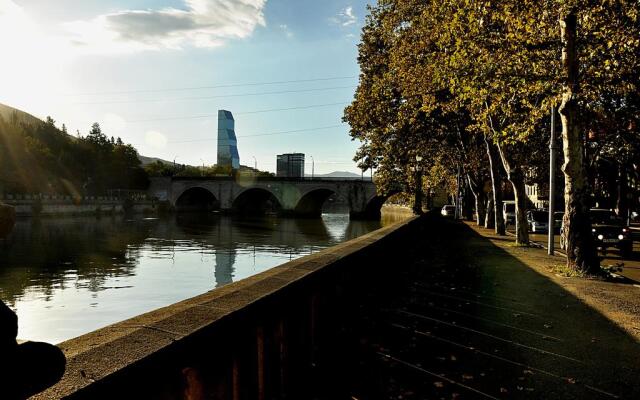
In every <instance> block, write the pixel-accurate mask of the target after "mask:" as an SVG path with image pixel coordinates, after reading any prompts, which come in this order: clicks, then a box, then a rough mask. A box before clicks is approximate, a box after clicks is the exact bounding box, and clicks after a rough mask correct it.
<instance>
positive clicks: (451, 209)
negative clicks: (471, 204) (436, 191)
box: [440, 204, 456, 218]
mask: <svg viewBox="0 0 640 400" xmlns="http://www.w3.org/2000/svg"><path fill="white" fill-rule="evenodd" d="M440 214H442V216H443V217H451V218H453V217H455V215H456V206H453V205H451V204H447V205H446V206H444V207H442V210H440Z"/></svg>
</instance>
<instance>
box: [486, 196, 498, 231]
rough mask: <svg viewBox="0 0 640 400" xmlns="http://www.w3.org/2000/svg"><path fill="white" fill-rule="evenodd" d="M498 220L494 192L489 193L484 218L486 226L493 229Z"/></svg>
mask: <svg viewBox="0 0 640 400" xmlns="http://www.w3.org/2000/svg"><path fill="white" fill-rule="evenodd" d="M495 224H496V220H495V217H494V215H493V194H491V193H490V194H489V196H488V197H487V212H486V214H485V219H484V227H485V228H487V229H493V228H494V227H495Z"/></svg>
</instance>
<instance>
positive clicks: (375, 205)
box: [357, 189, 402, 219]
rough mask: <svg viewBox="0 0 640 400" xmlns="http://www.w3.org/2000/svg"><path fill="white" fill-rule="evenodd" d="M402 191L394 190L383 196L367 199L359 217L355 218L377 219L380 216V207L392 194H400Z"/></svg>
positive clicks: (377, 195)
mask: <svg viewBox="0 0 640 400" xmlns="http://www.w3.org/2000/svg"><path fill="white" fill-rule="evenodd" d="M401 192H402V190H399V189H394V190H391V191H389V192H388V193H385V194H376V195H374V196H372V197H371V198H369V200H368V201H367V204H366V206H365V208H364V210H363V211H362V214H361V215H357V217H362V218H367V219H369V218H373V219H378V218H380V217H381V216H382V206H383V205H384V203H385V202H386V201H387V200H389V197H391V196H393V195H394V194H398V193H401Z"/></svg>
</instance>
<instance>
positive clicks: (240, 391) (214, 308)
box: [36, 219, 416, 399]
mask: <svg viewBox="0 0 640 400" xmlns="http://www.w3.org/2000/svg"><path fill="white" fill-rule="evenodd" d="M287 221H293V220H287ZM414 222H415V220H414V219H408V220H405V221H404V222H400V223H397V224H394V225H390V226H388V227H384V228H381V229H378V230H376V231H374V232H371V233H368V234H366V235H363V236H361V237H359V238H357V239H354V240H351V241H348V242H345V243H341V244H338V245H336V246H333V247H331V248H328V249H325V250H322V251H319V252H316V253H314V254H312V255H309V256H306V257H303V258H300V259H297V260H293V261H291V262H288V263H285V264H282V265H279V266H277V267H275V268H271V269H269V270H267V271H264V272H262V273H259V274H257V275H254V276H252V277H250V278H247V279H244V280H241V281H239V282H235V283H231V284H228V285H226V286H224V287H222V288H219V289H216V290H212V291H209V292H206V293H204V294H201V295H199V296H196V297H193V298H190V299H187V300H184V301H181V302H179V303H176V304H173V305H171V306H168V307H163V308H160V309H157V310H155V311H151V312H148V313H146V314H143V315H139V316H137V317H134V318H132V319H129V320H126V321H122V322H119V323H116V324H114V325H110V326H108V327H105V328H103V329H99V330H97V331H94V332H91V333H89V334H87V335H84V336H81V337H78V338H75V339H72V340H69V341H66V342H64V343H61V344H60V347H61V348H62V349H63V350H64V352H65V354H66V356H67V371H66V373H65V376H64V378H63V379H62V381H61V382H60V383H58V384H57V385H55V386H54V387H53V388H51V389H49V390H47V391H45V392H43V393H41V394H39V395H37V396H36V398H38V399H57V398H69V397H73V398H77V399H82V398H87V399H103V398H104V399H111V398H122V397H127V398H166V399H185V398H190V399H204V398H231V397H232V398H237V399H241V398H243V399H244V398H246V399H255V398H285V397H286V398H296V399H302V398H308V397H309V395H310V390H309V389H310V387H312V386H313V385H314V384H315V382H316V380H317V379H318V378H320V377H321V376H329V374H331V373H332V370H333V369H332V367H331V366H332V363H331V362H330V359H328V358H327V355H332V354H334V351H335V349H336V347H335V346H334V343H336V344H337V342H334V338H335V336H334V335H335V333H336V328H337V327H338V326H339V325H340V324H342V323H343V322H344V321H345V320H346V318H349V317H350V316H351V315H350V314H349V313H348V311H349V310H350V305H351V304H353V298H354V297H355V298H357V297H358V292H359V291H360V290H364V289H366V288H367V287H369V285H368V282H369V281H370V280H371V279H372V278H374V277H375V278H377V277H378V273H387V271H384V270H380V271H376V273H373V271H371V270H370V268H369V266H370V265H371V264H372V263H374V262H375V261H376V260H377V261H380V260H387V261H391V260H392V259H394V258H395V255H394V253H393V252H389V251H388V250H387V249H388V248H395V247H397V246H398V245H400V244H401V243H402V242H404V241H405V239H406V238H412V237H414V235H413V229H414V228H415V226H416V225H415V223H414ZM176 265H179V264H176ZM232 394H233V396H231V395H232Z"/></svg>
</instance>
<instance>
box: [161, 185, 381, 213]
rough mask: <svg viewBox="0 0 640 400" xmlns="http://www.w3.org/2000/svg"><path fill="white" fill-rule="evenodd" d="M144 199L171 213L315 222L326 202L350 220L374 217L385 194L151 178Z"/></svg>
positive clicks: (365, 188)
mask: <svg viewBox="0 0 640 400" xmlns="http://www.w3.org/2000/svg"><path fill="white" fill-rule="evenodd" d="M149 194H150V195H151V196H152V197H155V198H157V199H159V200H163V201H168V202H169V203H170V204H171V206H172V207H174V209H175V210H176V211H177V212H186V211H215V210H219V211H223V212H230V213H239V214H264V213H270V212H275V213H278V214H282V215H293V216H301V217H319V216H320V215H321V213H322V207H323V205H324V204H325V202H326V201H327V200H329V199H330V198H331V199H332V200H333V201H334V202H336V203H339V204H341V205H344V206H347V207H348V208H349V214H350V216H351V217H352V218H379V217H380V209H381V207H382V205H383V204H384V202H385V201H386V200H387V198H388V197H389V195H391V194H393V193H390V194H389V195H378V193H377V191H376V186H375V184H374V183H373V182H372V181H370V180H353V179H352V180H338V179H309V178H305V179H302V178H271V177H269V178H254V177H250V178H247V177H238V178H231V177H215V178H210V177H202V178H198V177H189V178H186V177H184V178H183V177H167V178H153V179H152V180H151V185H150V188H149Z"/></svg>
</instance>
